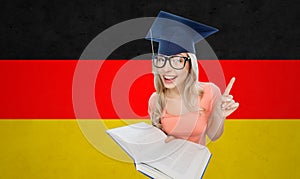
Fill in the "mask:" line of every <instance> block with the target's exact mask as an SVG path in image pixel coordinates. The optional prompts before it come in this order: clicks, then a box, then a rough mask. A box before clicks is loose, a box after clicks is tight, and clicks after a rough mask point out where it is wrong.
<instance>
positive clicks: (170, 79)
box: [163, 75, 177, 83]
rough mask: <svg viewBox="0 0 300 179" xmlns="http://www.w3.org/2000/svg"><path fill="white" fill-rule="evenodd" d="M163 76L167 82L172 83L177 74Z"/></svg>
mask: <svg viewBox="0 0 300 179" xmlns="http://www.w3.org/2000/svg"><path fill="white" fill-rule="evenodd" d="M163 78H164V80H165V82H166V83H172V82H173V81H174V80H175V79H176V78H177V76H168V75H163Z"/></svg>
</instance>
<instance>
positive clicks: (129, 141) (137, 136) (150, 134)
mask: <svg viewBox="0 0 300 179" xmlns="http://www.w3.org/2000/svg"><path fill="white" fill-rule="evenodd" d="M107 133H108V134H109V135H110V136H111V137H113V138H114V140H116V142H117V143H118V144H119V145H121V146H122V148H124V150H126V151H130V152H128V153H130V155H132V157H133V158H134V159H135V162H138V161H140V160H141V158H143V155H144V153H148V152H147V151H149V150H148V149H151V148H153V147H154V146H160V145H161V144H163V143H164V140H165V138H166V137H167V136H166V134H165V133H163V132H162V131H161V130H160V129H158V128H156V127H153V126H152V125H149V124H146V123H144V122H141V123H137V124H132V125H129V126H124V127H119V128H115V129H110V130H107ZM150 157H151V156H150ZM152 158H153V157H152Z"/></svg>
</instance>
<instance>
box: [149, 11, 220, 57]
mask: <svg viewBox="0 0 300 179" xmlns="http://www.w3.org/2000/svg"><path fill="white" fill-rule="evenodd" d="M217 31H218V29H216V28H214V27H210V26H207V25H204V24H201V23H198V22H195V21H192V20H190V19H186V18H184V17H180V16H177V15H174V14H171V13H168V12H164V11H160V12H159V14H158V16H157V17H156V19H155V21H154V22H153V24H152V26H151V28H150V30H149V32H148V34H147V36H146V39H147V40H153V41H155V42H158V43H159V47H158V53H159V54H163V55H175V54H179V53H182V52H191V53H194V54H195V52H196V51H195V47H194V44H195V43H197V42H199V41H200V40H202V39H204V38H206V37H208V36H209V35H211V34H213V33H215V32H217Z"/></svg>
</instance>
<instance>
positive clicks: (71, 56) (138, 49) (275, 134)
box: [0, 0, 300, 178]
mask: <svg viewBox="0 0 300 179" xmlns="http://www.w3.org/2000/svg"><path fill="white" fill-rule="evenodd" d="M285 3H286V4H284V3H283V2H281V1H279V0H278V1H277V0H275V1H272V2H269V4H268V3H265V2H246V1H234V2H230V3H229V2H216V1H215V2H212V1H193V2H190V3H187V2H179V1H176V2H172V3H171V4H170V2H167V1H160V2H155V1H153V2H150V3H149V4H146V3H143V2H140V1H132V2H130V3H124V2H112V1H101V2H100V1H99V2H93V1H82V2H77V3H71V2H57V3H55V2H30V1H26V2H19V1H15V2H11V3H4V4H3V7H4V11H3V12H2V13H3V16H2V17H3V22H4V23H3V29H2V33H1V36H0V37H1V51H0V58H1V59H2V60H0V84H1V88H0V136H1V138H0V140H1V148H0V172H1V177H0V178H145V176H144V175H142V174H140V173H139V172H137V171H136V170H135V168H134V165H133V164H132V163H130V162H129V158H128V157H127V156H126V154H125V153H124V152H122V151H121V149H119V147H117V146H116V145H114V144H112V143H110V142H111V141H109V140H108V139H107V136H106V135H105V129H108V128H112V127H116V126H121V125H126V124H129V123H132V122H137V121H146V122H149V116H148V114H147V104H148V99H149V96H150V95H151V94H152V92H153V91H154V87H153V75H152V74H151V61H150V60H142V59H137V60H136V59H135V60H129V59H132V58H133V57H136V56H140V55H141V54H145V53H149V52H150V51H151V47H150V44H148V43H149V42H146V41H143V40H134V41H132V42H128V43H126V44H122V46H120V47H119V48H118V49H115V50H114V51H113V52H111V54H110V56H109V57H108V58H107V59H109V60H107V59H105V60H104V59H97V60H95V59H91V60H79V59H80V56H81V54H82V52H84V49H85V47H86V46H87V45H88V44H89V43H90V41H91V40H92V39H93V38H94V37H96V36H97V35H98V34H99V33H101V32H103V31H105V29H107V28H109V27H110V26H113V25H115V24H118V23H122V22H124V21H126V20H129V19H134V18H139V17H154V16H156V14H157V13H158V12H159V10H166V11H170V12H173V13H175V14H180V15H182V16H185V17H188V18H189V19H194V20H197V21H200V22H205V23H207V24H213V25H214V26H215V27H219V29H220V32H218V34H216V35H215V36H212V37H209V38H208V39H207V41H208V42H209V43H210V45H211V46H212V47H213V49H214V51H215V53H216V54H217V55H218V56H219V58H220V60H208V59H199V67H200V69H199V70H200V71H199V79H200V81H213V82H216V83H217V84H218V85H219V86H220V88H221V90H224V89H225V86H224V84H227V83H228V81H229V80H230V79H231V77H233V76H235V77H236V81H235V84H234V86H233V88H232V90H231V93H232V95H233V96H234V98H235V100H236V101H238V102H239V103H240V106H239V108H238V110H237V111H236V112H235V113H234V114H232V115H231V116H230V117H229V118H228V119H227V120H226V122H225V131H224V134H223V135H222V137H221V138H220V139H219V140H218V141H216V142H213V143H209V145H208V148H209V149H210V151H211V152H212V154H213V157H212V159H211V162H210V164H209V166H208V168H207V170H206V173H205V175H204V178H299V177H300V170H299V167H298V166H300V162H299V161H300V155H299V152H298V150H299V146H300V134H299V132H298V130H299V129H300V110H299V104H298V102H299V101H300V95H299V91H300V85H299V83H298V81H299V79H298V78H299V76H300V73H299V69H300V60H299V58H300V54H299V49H297V48H298V47H299V45H298V44H297V43H298V42H299V32H300V29H299V26H297V23H298V21H297V20H298V19H297V15H298V14H299V13H298V10H297V9H296V6H295V5H296V4H297V3H296V2H294V3H293V2H292V1H289V2H285ZM285 12H289V13H286V15H283V14H284V13H285ZM129 35H130V34H129ZM118 38H120V37H118ZM118 38H117V39H118ZM105 45H108V44H103V46H105ZM215 64H217V65H219V67H221V68H220V69H221V70H222V75H224V76H222V80H223V81H218V80H216V79H217V78H219V76H214V75H213V74H212V73H210V72H208V71H207V67H208V66H214V65H215ZM83 66H84V67H88V68H84V73H78V72H80V71H79V70H80V69H81V68H82V67H83ZM131 69H132V70H131ZM143 71H145V72H143ZM130 75H132V76H130ZM216 75H217V74H216ZM214 80H215V81H214Z"/></svg>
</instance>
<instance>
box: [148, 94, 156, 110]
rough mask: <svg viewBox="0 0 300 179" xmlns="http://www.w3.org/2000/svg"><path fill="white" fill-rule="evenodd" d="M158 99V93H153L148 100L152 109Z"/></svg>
mask: <svg viewBox="0 0 300 179" xmlns="http://www.w3.org/2000/svg"><path fill="white" fill-rule="evenodd" d="M156 98H157V94H156V92H154V93H152V94H151V96H150V98H149V100H148V106H149V107H150V106H151V107H152V106H153V105H154V103H155V100H156Z"/></svg>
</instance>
